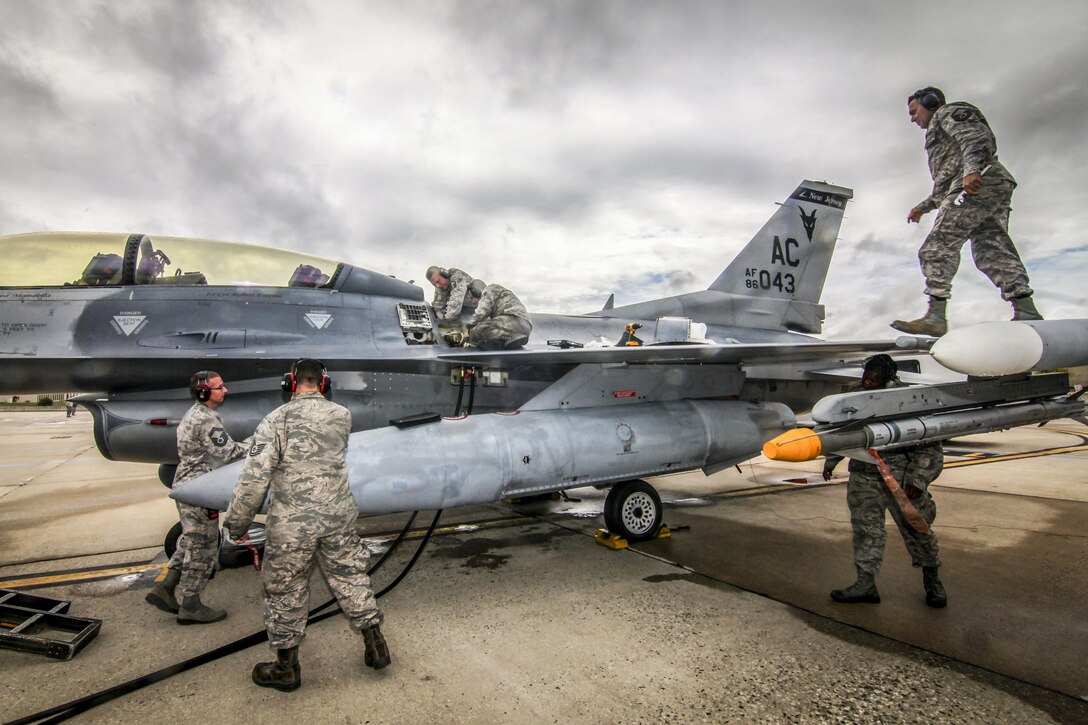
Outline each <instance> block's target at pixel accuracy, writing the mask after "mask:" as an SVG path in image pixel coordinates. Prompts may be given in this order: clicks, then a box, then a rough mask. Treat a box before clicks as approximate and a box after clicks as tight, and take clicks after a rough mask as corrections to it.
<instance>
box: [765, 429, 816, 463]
mask: <svg viewBox="0 0 1088 725" xmlns="http://www.w3.org/2000/svg"><path fill="white" fill-rule="evenodd" d="M822 452H823V447H822V446H821V445H820V436H818V435H817V434H816V433H815V431H813V430H811V429H809V428H794V429H793V430H788V431H786V432H785V433H783V434H781V435H779V436H776V437H774V438H772V439H771V440H769V441H767V442H766V443H764V444H763V455H765V456H766V457H767V458H770V459H771V460H772V461H791V462H793V463H800V462H802V461H811V460H812V459H813V458H816V457H817V456H819V455H820V454H821V453H822Z"/></svg>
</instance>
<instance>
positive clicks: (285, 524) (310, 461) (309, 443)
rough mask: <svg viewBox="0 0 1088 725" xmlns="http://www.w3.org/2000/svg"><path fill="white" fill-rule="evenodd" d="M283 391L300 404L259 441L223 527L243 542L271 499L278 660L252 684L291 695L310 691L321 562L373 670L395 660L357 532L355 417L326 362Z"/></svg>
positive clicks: (294, 371)
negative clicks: (305, 683) (308, 639)
mask: <svg viewBox="0 0 1088 725" xmlns="http://www.w3.org/2000/svg"><path fill="white" fill-rule="evenodd" d="M282 385H283V387H284V390H285V391H287V392H289V393H291V394H292V396H293V398H292V399H291V401H290V402H288V403H285V404H283V405H281V406H280V407H279V408H277V409H276V410H274V411H272V412H271V413H269V414H268V415H267V416H266V417H265V419H264V420H262V421H261V424H260V425H259V426H258V427H257V432H256V433H254V434H253V446H252V447H251V448H250V451H249V455H248V457H247V458H246V464H245V467H244V468H243V470H242V474H241V476H239V478H238V485H237V486H236V487H235V489H234V496H233V497H232V498H231V502H230V507H229V508H228V509H227V513H226V515H225V517H224V518H225V521H224V522H223V526H224V527H225V528H226V529H227V531H228V532H230V534H231V536H232V537H235V538H236V539H237V538H241V536H242V535H244V534H245V532H246V530H247V528H248V527H249V524H250V523H251V522H252V521H253V517H254V516H255V515H256V514H257V512H259V511H260V509H261V505H262V504H263V503H264V501H265V498H266V497H267V498H268V500H269V504H268V521H267V526H266V528H265V534H266V536H267V541H266V543H265V549H264V557H265V558H264V566H263V568H262V569H261V589H262V591H263V593H264V600H265V607H264V612H265V617H264V621H265V629H266V630H267V631H268V644H269V646H270V647H271V648H272V650H273V651H274V652H275V653H276V660H275V661H273V662H261V663H259V664H258V665H256V666H255V667H254V668H253V672H252V678H253V682H254V683H256V684H257V685H259V686H261V687H272V688H275V689H277V690H280V691H282V692H291V691H294V690H297V689H298V688H299V687H300V686H301V685H302V668H301V666H300V665H299V661H298V660H299V657H298V650H299V645H300V644H301V642H302V639H303V637H304V636H305V631H306V610H307V601H308V598H309V586H310V585H309V576H310V572H311V571H313V565H314V563H315V562H316V563H317V565H318V566H319V567H320V569H321V572H322V574H323V575H324V577H325V581H326V583H327V584H328V586H329V590H330V591H332V592H333V594H334V595H336V599H337V600H338V601H339V603H340V608H341V610H343V612H344V614H345V615H346V616H347V618H348V621H349V623H350V625H351V628H352V629H353V630H355V631H356V632H359V633H360V634H361V635H362V639H363V661H364V663H365V664H366V665H367V666H368V667H373V668H374V669H381V668H383V667H385V666H386V665H388V664H389V663H390V656H389V648H388V647H387V645H386V643H385V638H384V637H383V636H382V633H381V630H380V629H379V627H378V625H379V624H380V623H381V621H382V612H381V610H380V609H378V605H377V601H376V599H375V597H374V591H373V589H371V586H370V577H369V576H368V574H367V561H368V560H369V558H370V556H369V554H368V552H367V550H366V547H365V546H363V544H362V541H361V540H360V539H359V535H358V534H357V533H356V531H355V522H356V519H357V518H358V516H359V510H358V507H357V506H356V503H355V499H354V498H353V497H352V494H351V489H350V488H349V487H348V470H347V447H348V435H349V434H350V433H351V412H350V411H348V409H347V408H345V407H343V406H342V405H337V404H336V403H334V402H332V401H331V400H328V399H327V398H326V397H325V396H326V394H328V392H329V390H330V387H331V382H330V381H329V376H328V373H327V372H326V370H325V367H324V365H322V364H321V362H320V361H318V360H311V359H303V360H299V361H298V362H296V363H295V364H294V365H293V366H292V368H291V372H289V373H287V374H286V375H284V378H283V382H282Z"/></svg>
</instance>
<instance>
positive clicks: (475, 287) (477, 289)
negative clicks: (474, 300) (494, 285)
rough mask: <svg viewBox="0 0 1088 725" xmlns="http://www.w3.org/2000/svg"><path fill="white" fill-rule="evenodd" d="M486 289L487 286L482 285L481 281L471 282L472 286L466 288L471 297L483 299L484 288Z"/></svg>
mask: <svg viewBox="0 0 1088 725" xmlns="http://www.w3.org/2000/svg"><path fill="white" fill-rule="evenodd" d="M486 287H487V285H486V284H484V281H483V280H482V279H474V280H472V284H470V285H469V286H468V290H469V292H470V293H471V294H472V296H473V297H483V296H484V288H486Z"/></svg>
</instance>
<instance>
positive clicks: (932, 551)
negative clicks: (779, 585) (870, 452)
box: [823, 355, 947, 607]
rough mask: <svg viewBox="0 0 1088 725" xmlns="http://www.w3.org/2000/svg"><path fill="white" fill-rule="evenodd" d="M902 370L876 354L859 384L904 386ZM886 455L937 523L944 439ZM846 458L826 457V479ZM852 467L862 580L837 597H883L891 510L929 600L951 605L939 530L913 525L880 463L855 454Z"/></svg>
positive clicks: (853, 600)
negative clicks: (936, 487) (934, 492)
mask: <svg viewBox="0 0 1088 725" xmlns="http://www.w3.org/2000/svg"><path fill="white" fill-rule="evenodd" d="M896 372H897V368H896V365H895V361H893V360H892V359H891V358H890V357H888V356H887V355H876V356H874V357H873V358H870V359H869V360H868V361H867V362H866V365H865V376H864V377H863V378H862V384H861V386H859V388H857V389H863V390H873V389H878V388H893V387H898V386H900V385H901V384H902V383H900V382H899V379H898V377H896ZM880 456H881V458H883V459H884V463H886V464H887V466H888V469H889V470H890V471H891V473H892V476H893V477H894V478H895V480H896V481H897V482H898V483H899V485H900V487H901V488H902V489H903V491H904V492H905V493H906V495H907V498H909V499H910V502H911V503H912V504H913V505H914V507H915V508H916V509H918V512H919V513H920V514H921V515H922V518H924V519H925V521H926V523H928V524H932V523H933V521H934V519H936V517H937V504H936V503H935V502H934V501H933V497H932V496H931V495H930V493H929V484H930V483H932V482H933V481H934V480H936V478H937V476H939V475H940V474H941V470H942V469H943V468H944V447H943V445H942V444H941V442H940V441H937V442H935V443H924V444H922V445H918V446H911V447H908V448H897V449H893V450H888V451H884V452H882V453H881V454H880ZM841 460H842V457H841V456H828V458H827V460H826V461H825V462H824V472H823V474H824V480H830V479H831V475H832V473H833V471H834V469H835V466H836V465H838V463H839V462H840V461H841ZM849 471H850V479H849V481H848V482H847V484H846V503H847V505H848V506H849V507H850V525H851V528H852V529H853V531H854V566H855V567H856V568H857V572H858V580H857V582H855V583H854V584H852V585H850V586H849V587H846V588H844V589H836V590H834V591H832V592H831V598H832V599H834V600H835V601H837V602H843V603H847V604H858V603H872V604H876V603H879V602H880V593H879V592H878V591H877V588H876V583H875V577H876V575H877V573H878V572H879V571H880V565H881V563H882V562H883V560H884V543H885V541H886V539H887V529H886V527H885V523H884V512H885V511H890V512H891V515H892V519H893V520H894V521H895V524H896V526H898V527H899V533H900V534H902V536H903V543H904V544H906V547H907V552H908V553H909V554H910V558H911V563H913V564H914V566H916V567H920V568H921V569H922V584H923V587H924V589H925V592H926V604H928V605H929V606H931V607H943V606H945V605H946V603H947V596H946V594H945V590H944V585H943V584H942V583H941V581H940V579H939V578H938V575H937V570H938V567H940V565H941V555H940V549H939V548H938V545H937V535H936V534H934V533H933V529H932V528H931V529H930V530H929V531H928V532H926V533H924V534H922V533H919V532H917V531H915V530H914V528H912V527H911V525H910V523H909V522H908V521H907V519H906V517H905V516H904V514H903V511H902V509H900V507H899V503H898V502H897V501H896V500H895V497H894V496H893V495H892V493H891V491H890V490H888V486H887V484H886V483H885V482H884V478H883V477H882V476H881V475H880V471H879V469H878V468H877V467H876V465H874V464H872V463H867V462H865V461H859V460H856V459H850V465H849Z"/></svg>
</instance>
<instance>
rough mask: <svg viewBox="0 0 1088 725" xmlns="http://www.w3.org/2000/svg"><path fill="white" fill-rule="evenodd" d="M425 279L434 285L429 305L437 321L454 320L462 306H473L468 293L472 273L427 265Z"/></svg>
mask: <svg viewBox="0 0 1088 725" xmlns="http://www.w3.org/2000/svg"><path fill="white" fill-rule="evenodd" d="M427 281H428V282H430V283H431V284H432V285H434V298H433V299H432V300H431V307H433V308H434V316H435V317H436V318H438V321H439V322H456V321H457V320H458V318H460V317H461V309H462V308H463V307H474V306H475V304H474V303H473V301H472V298H471V295H470V293H469V285H471V284H472V275H470V274H467V273H466V272H462V271H461V270H459V269H443V268H442V267H429V268H428V269H427Z"/></svg>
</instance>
